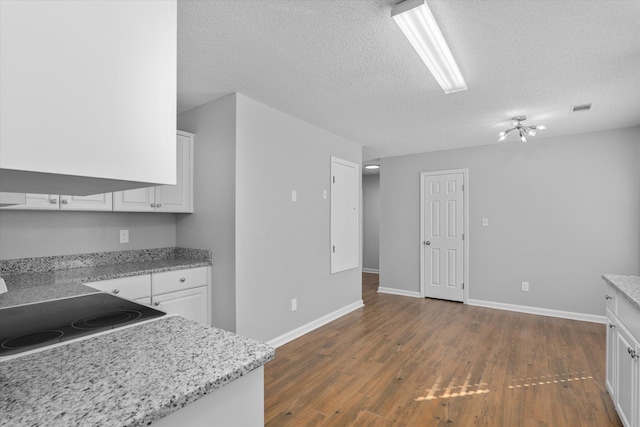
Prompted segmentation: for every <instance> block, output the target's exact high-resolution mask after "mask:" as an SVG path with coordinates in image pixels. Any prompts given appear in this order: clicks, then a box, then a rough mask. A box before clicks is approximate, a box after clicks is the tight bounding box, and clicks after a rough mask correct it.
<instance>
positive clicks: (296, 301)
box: [291, 298, 298, 311]
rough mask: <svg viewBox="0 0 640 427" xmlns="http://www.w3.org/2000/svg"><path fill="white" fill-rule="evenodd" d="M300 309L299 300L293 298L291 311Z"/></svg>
mask: <svg viewBox="0 0 640 427" xmlns="http://www.w3.org/2000/svg"><path fill="white" fill-rule="evenodd" d="M297 309H298V299H297V298H293V299H292V300H291V311H296V310H297Z"/></svg>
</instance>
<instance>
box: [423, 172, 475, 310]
mask: <svg viewBox="0 0 640 427" xmlns="http://www.w3.org/2000/svg"><path fill="white" fill-rule="evenodd" d="M452 173H461V174H462V185H463V186H464V187H463V189H462V197H463V201H464V209H463V213H462V215H463V219H462V222H463V226H464V241H463V244H462V248H463V249H462V251H463V252H462V256H463V257H464V266H463V268H462V271H463V279H462V280H463V283H464V289H463V294H462V303H463V304H466V303H467V300H468V299H469V286H470V284H469V234H470V233H469V169H467V168H465V169H446V170H439V171H430V172H420V242H419V245H420V297H421V298H425V292H424V280H425V277H424V251H425V246H424V244H423V243H422V242H424V241H425V240H426V238H425V227H424V216H425V214H424V179H425V177H427V176H435V175H449V174H452Z"/></svg>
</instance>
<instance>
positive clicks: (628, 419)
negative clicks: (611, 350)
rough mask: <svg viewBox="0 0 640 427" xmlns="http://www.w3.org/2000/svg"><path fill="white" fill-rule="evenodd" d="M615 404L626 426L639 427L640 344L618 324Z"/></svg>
mask: <svg viewBox="0 0 640 427" xmlns="http://www.w3.org/2000/svg"><path fill="white" fill-rule="evenodd" d="M615 329H616V349H615V360H616V369H615V371H616V372H615V384H614V385H615V399H614V401H615V404H616V408H617V409H618V415H620V419H621V420H622V423H623V424H624V425H625V426H629V427H637V425H638V423H637V421H636V412H637V411H638V407H637V406H636V405H637V400H638V399H637V393H638V391H637V389H636V388H637V386H638V358H637V357H634V355H637V353H636V348H637V347H638V344H637V343H636V342H635V340H634V339H633V338H632V337H631V335H630V334H628V333H627V331H626V330H625V329H624V327H622V325H620V324H618V325H616V328H615Z"/></svg>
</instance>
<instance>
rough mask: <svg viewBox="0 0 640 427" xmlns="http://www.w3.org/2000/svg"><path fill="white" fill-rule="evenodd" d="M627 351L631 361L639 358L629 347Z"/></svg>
mask: <svg viewBox="0 0 640 427" xmlns="http://www.w3.org/2000/svg"><path fill="white" fill-rule="evenodd" d="M627 351H628V352H629V355H630V356H631V358H632V359H636V358H638V357H640V356H638V355H637V354H636V351H635V350H634V349H632V348H631V347H629V348H627Z"/></svg>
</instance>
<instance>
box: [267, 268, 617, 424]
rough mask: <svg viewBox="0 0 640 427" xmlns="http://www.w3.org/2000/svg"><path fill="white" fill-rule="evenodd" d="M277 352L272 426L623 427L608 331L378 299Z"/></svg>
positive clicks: (371, 295)
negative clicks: (611, 389) (613, 390)
mask: <svg viewBox="0 0 640 427" xmlns="http://www.w3.org/2000/svg"><path fill="white" fill-rule="evenodd" d="M377 288H378V276H377V275H375V274H367V273H365V274H363V299H364V302H365V307H364V308H361V309H359V310H356V311H355V312H352V313H350V314H348V315H346V316H343V317H342V318H340V319H338V320H336V321H334V322H331V323H330V324H328V325H325V326H323V327H321V328H319V329H317V330H315V331H313V332H311V333H308V334H306V335H305V336H303V337H301V338H298V339H296V340H294V341H292V342H290V343H288V344H286V345H284V346H282V347H279V348H278V349H277V350H276V358H275V360H273V361H271V362H269V363H267V365H266V366H265V423H266V425H267V426H295V427H300V426H487V427H489V426H490V427H496V426H523V427H542V426H547V427H562V426H568V427H579V426H585V427H586V426H589V427H595V426H601V427H604V426H621V425H622V424H621V422H620V420H619V418H618V416H617V414H616V412H615V409H614V406H613V402H612V401H611V398H610V397H609V395H608V393H607V391H606V389H605V385H604V377H605V326H604V325H600V324H595V323H587V322H578V321H572V320H564V319H556V318H551V317H543V316H535V315H529V314H521V313H512V312H508V311H501V310H493V309H489V308H482V307H472V306H466V305H463V304H459V303H454V302H447V301H439V300H429V299H419V298H410V297H402V296H395V295H385V294H378V293H377Z"/></svg>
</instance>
